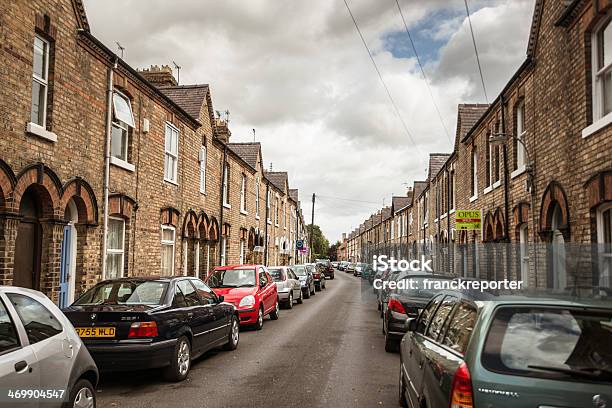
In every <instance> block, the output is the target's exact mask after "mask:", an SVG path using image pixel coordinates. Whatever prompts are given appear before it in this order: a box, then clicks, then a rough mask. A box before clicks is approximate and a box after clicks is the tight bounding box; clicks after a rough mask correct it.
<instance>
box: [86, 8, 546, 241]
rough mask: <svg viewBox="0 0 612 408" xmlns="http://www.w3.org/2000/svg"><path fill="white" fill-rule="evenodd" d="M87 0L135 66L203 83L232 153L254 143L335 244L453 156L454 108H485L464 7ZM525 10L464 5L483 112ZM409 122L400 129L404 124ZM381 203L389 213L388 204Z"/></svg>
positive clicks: (519, 56)
mask: <svg viewBox="0 0 612 408" xmlns="http://www.w3.org/2000/svg"><path fill="white" fill-rule="evenodd" d="M347 2H348V4H349V6H350V8H351V11H352V12H353V15H354V16H355V19H356V20H357V24H358V26H359V28H360V29H361V31H362V33H363V36H364V38H365V40H366V42H367V44H368V47H369V48H370V50H371V52H372V54H373V56H374V59H375V61H376V63H377V65H378V67H379V70H380V72H381V74H382V77H383V79H384V81H385V83H386V85H387V87H388V88H389V91H390V93H391V95H392V98H393V100H394V101H395V102H396V105H397V107H398V110H399V115H401V120H400V118H399V117H398V114H397V112H396V111H395V109H394V107H393V106H392V105H391V103H390V101H389V98H388V96H387V94H386V92H385V89H384V88H383V86H382V84H381V81H380V79H379V77H378V75H377V73H376V71H375V69H374V67H373V65H372V62H371V61H370V59H369V56H368V54H367V51H366V49H365V47H364V46H363V44H362V43H361V40H360V38H359V35H358V33H357V31H356V29H355V26H354V25H353V22H352V20H351V17H350V15H349V13H348V11H347V8H346V6H345V4H344V1H343V0H308V1H304V0H286V1H278V0H249V1H240V0H224V1H213V0H172V1H169V0H146V1H145V0H105V1H101V0H86V1H85V5H86V9H87V12H88V17H89V20H90V23H91V26H92V31H93V33H94V34H95V35H96V36H97V37H98V38H99V39H101V40H102V41H103V42H104V43H105V44H107V46H109V48H111V49H116V48H117V47H116V45H115V42H116V41H119V42H120V43H121V44H122V45H123V46H124V47H125V49H126V51H125V60H126V61H127V62H128V63H130V64H131V65H132V66H134V67H147V66H149V65H151V64H158V65H161V64H168V65H171V64H172V61H176V62H177V63H178V64H179V65H180V66H182V69H181V79H180V80H181V84H189V83H208V84H210V86H211V89H212V97H213V104H214V108H215V109H217V110H226V109H227V110H229V111H230V126H231V129H232V140H233V141H250V140H253V134H252V130H251V129H253V128H254V129H256V138H257V140H258V141H261V142H262V144H263V158H264V163H265V165H266V167H269V166H270V163H272V167H273V169H275V170H287V171H289V175H290V179H289V180H290V181H289V182H290V187H291V188H298V189H299V190H300V199H301V201H302V206H303V210H304V215H305V216H307V218H308V220H310V209H311V205H310V198H311V195H312V193H313V192H314V193H316V194H317V196H318V199H317V204H316V207H315V223H317V224H319V225H321V228H322V229H323V232H324V233H325V235H326V236H327V238H328V239H329V240H330V242H333V241H335V240H337V239H339V238H340V236H341V234H342V232H349V231H350V230H351V229H352V228H355V227H357V226H358V225H359V224H360V223H361V222H362V221H363V220H364V219H365V218H367V217H368V216H369V214H371V213H372V212H374V211H376V210H377V209H379V208H380V207H382V205H383V202H384V204H389V203H390V198H391V196H392V195H403V194H405V191H406V186H407V185H412V182H413V181H414V180H422V179H424V178H425V177H426V171H425V169H426V168H427V156H428V153H430V152H450V151H451V149H452V143H451V140H452V139H453V137H454V133H455V123H456V109H457V104H459V103H465V102H485V96H484V93H483V89H482V85H481V81H480V76H479V75H478V68H477V65H476V59H475V55H474V49H473V45H472V41H471V36H470V32H469V26H468V21H467V18H466V13H465V6H464V3H463V1H462V0H399V4H400V6H401V8H402V12H403V14H404V17H405V19H406V22H407V24H408V28H409V29H410V32H411V34H412V37H413V40H414V42H415V46H416V48H417V51H418V53H419V56H420V58H421V61H422V62H423V65H424V69H425V72H426V75H427V77H428V79H429V82H430V84H431V91H432V94H433V99H434V100H435V102H436V103H437V105H438V107H439V110H440V112H441V116H442V120H440V118H439V116H438V114H437V112H436V108H435V106H434V104H433V102H432V98H431V96H430V94H429V91H428V89H427V86H426V84H425V82H424V80H423V76H422V75H421V72H420V69H419V66H418V64H417V61H416V58H415V55H414V53H413V51H412V48H411V46H410V42H409V41H408V37H407V34H406V32H405V29H404V26H403V23H402V20H401V17H400V14H399V11H398V8H397V4H396V2H395V0H347ZM533 3H534V0H469V1H468V4H469V6H470V11H471V13H472V24H473V28H474V32H475V36H476V42H477V46H478V51H479V54H480V60H481V65H482V71H483V76H484V80H485V84H486V90H487V94H488V97H489V99H490V100H491V99H493V98H495V97H496V96H497V94H498V93H499V91H500V90H501V88H502V87H503V85H504V84H505V83H506V81H507V80H508V79H509V78H510V77H511V75H512V74H513V73H514V71H515V70H516V69H517V68H518V66H519V65H520V64H521V63H522V62H523V60H524V58H525V52H526V48H527V39H528V33H529V25H530V21H531V15H532V12H533ZM402 121H403V122H404V123H405V125H406V126H405V127H404V126H403V124H402ZM383 200H384V201H383Z"/></svg>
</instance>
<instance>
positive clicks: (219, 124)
mask: <svg viewBox="0 0 612 408" xmlns="http://www.w3.org/2000/svg"><path fill="white" fill-rule="evenodd" d="M231 135H232V132H231V131H230V130H229V127H228V126H227V120H223V119H221V118H216V119H215V136H216V137H217V139H219V140H220V141H222V142H223V143H229V139H230V136H231Z"/></svg>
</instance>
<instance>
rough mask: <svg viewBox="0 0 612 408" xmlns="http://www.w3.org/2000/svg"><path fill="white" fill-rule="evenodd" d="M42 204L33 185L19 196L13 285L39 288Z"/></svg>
mask: <svg viewBox="0 0 612 408" xmlns="http://www.w3.org/2000/svg"><path fill="white" fill-rule="evenodd" d="M41 213H42V205H41V202H40V198H39V196H38V194H37V193H36V192H35V191H34V189H33V187H29V188H28V189H27V190H26V191H25V192H24V194H23V196H22V197H21V202H20V204H19V215H20V216H21V217H22V218H21V220H20V222H19V226H18V227H17V237H16V240H15V256H14V265H15V266H14V268H13V285H14V286H20V287H24V288H30V289H36V290H40V267H41V265H40V261H41V248H42V227H41V225H40V217H41Z"/></svg>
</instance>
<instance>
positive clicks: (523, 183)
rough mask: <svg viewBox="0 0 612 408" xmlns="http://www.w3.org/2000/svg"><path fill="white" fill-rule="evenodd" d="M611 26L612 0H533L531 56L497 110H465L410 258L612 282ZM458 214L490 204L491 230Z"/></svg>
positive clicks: (422, 209)
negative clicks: (464, 227)
mask: <svg viewBox="0 0 612 408" xmlns="http://www.w3.org/2000/svg"><path fill="white" fill-rule="evenodd" d="M611 21H612V1H609V0H595V1H591V0H573V1H556V2H555V1H545V0H535V1H534V14H533V20H532V25H531V31H530V37H529V41H528V44H527V55H526V59H525V61H524V63H523V64H522V65H521V66H520V67H519V69H518V70H517V72H516V73H515V74H514V75H513V77H512V78H510V80H509V81H508V83H507V84H506V86H505V87H504V89H503V90H502V92H501V93H500V94H499V96H497V98H495V100H494V101H493V102H492V103H491V104H490V105H483V104H461V105H459V107H458V112H457V131H456V140H455V144H454V149H453V151H452V152H451V153H450V155H445V156H436V155H432V156H430V163H429V173H428V178H427V180H426V183H425V186H424V187H423V188H421V187H419V188H418V189H417V187H416V185H417V184H416V183H415V187H414V191H413V199H412V205H411V207H410V209H409V211H411V213H409V215H408V218H409V222H408V240H407V241H408V242H407V243H406V244H404V245H406V248H405V249H404V251H407V252H408V254H409V256H417V255H419V254H427V255H428V256H431V257H432V258H433V259H434V265H436V268H437V270H439V271H443V272H446V273H449V274H452V275H457V276H475V277H480V278H485V279H500V278H504V277H508V278H520V279H522V280H523V281H524V282H525V285H526V286H531V287H536V286H537V287H549V288H558V289H564V288H567V287H574V288H587V290H591V289H593V288H595V289H594V293H595V294H597V290H598V288H608V290H609V289H610V287H611V285H612V97H611V96H610V94H609V92H607V91H606V90H607V89H609V86H610V83H609V82H610V75H609V73H610V72H611V71H612V56H610V55H607V53H608V51H609V50H608V47H607V46H606V45H605V41H607V39H608V38H610V34H611V33H612V22H611ZM457 209H460V210H471V209H474V210H481V212H482V217H483V219H482V229H481V230H480V231H456V228H455V216H454V213H455V211H456V210H457ZM395 216H396V214H395V213H394V217H395ZM364 234H365V235H366V236H367V237H368V238H367V239H366V242H370V241H371V238H372V237H373V238H374V241H371V244H370V245H371V247H372V248H376V247H377V245H380V243H381V242H383V241H380V240H381V239H382V238H381V237H380V236H378V235H376V234H374V235H371V234H370V230H369V229H367V228H366V231H365V232H364ZM360 239H361V238H360V236H359V234H358V233H357V231H354V232H353V233H351V234H350V235H349V237H348V241H347V246H348V248H352V247H354V246H355V244H354V242H358V241H359V240H360ZM500 244H502V245H500ZM364 252H365V251H364ZM354 256H355V255H354Z"/></svg>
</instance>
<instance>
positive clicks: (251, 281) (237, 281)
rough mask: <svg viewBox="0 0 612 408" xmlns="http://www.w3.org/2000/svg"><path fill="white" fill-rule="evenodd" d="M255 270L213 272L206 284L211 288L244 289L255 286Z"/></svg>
mask: <svg viewBox="0 0 612 408" xmlns="http://www.w3.org/2000/svg"><path fill="white" fill-rule="evenodd" d="M256 282H257V279H256V276H255V269H222V270H216V271H213V273H212V274H211V275H210V276H209V277H208V280H207V281H206V283H207V284H208V286H209V287H211V288H243V287H252V286H255V284H256Z"/></svg>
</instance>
